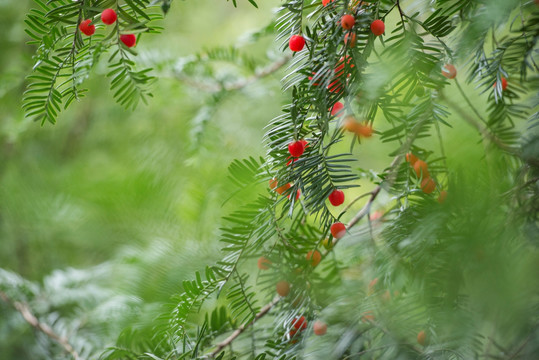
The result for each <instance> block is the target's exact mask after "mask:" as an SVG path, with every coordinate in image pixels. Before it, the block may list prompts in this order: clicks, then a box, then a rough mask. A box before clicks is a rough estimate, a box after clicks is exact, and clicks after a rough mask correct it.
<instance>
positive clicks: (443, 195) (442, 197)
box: [438, 190, 447, 204]
mask: <svg viewBox="0 0 539 360" xmlns="http://www.w3.org/2000/svg"><path fill="white" fill-rule="evenodd" d="M446 198H447V191H445V190H442V191H440V195H439V196H438V202H439V203H440V204H442V203H443V202H444V201H445V199H446Z"/></svg>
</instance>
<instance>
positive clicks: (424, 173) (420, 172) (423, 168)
mask: <svg viewBox="0 0 539 360" xmlns="http://www.w3.org/2000/svg"><path fill="white" fill-rule="evenodd" d="M414 171H415V174H416V175H417V177H418V178H420V177H423V178H428V177H429V176H430V173H429V167H428V165H427V163H426V162H424V161H423V160H417V161H416V162H415V163H414Z"/></svg>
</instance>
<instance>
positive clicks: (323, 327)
mask: <svg viewBox="0 0 539 360" xmlns="http://www.w3.org/2000/svg"><path fill="white" fill-rule="evenodd" d="M327 331H328V326H327V324H326V323H324V322H322V321H320V320H316V321H315V322H314V324H313V332H314V334H315V335H318V336H322V335H325V334H326V332H327Z"/></svg>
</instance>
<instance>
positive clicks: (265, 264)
mask: <svg viewBox="0 0 539 360" xmlns="http://www.w3.org/2000/svg"><path fill="white" fill-rule="evenodd" d="M270 265H271V261H269V260H268V259H266V258H265V257H263V256H261V257H260V258H259V259H258V268H259V269H260V270H268V269H269V267H270Z"/></svg>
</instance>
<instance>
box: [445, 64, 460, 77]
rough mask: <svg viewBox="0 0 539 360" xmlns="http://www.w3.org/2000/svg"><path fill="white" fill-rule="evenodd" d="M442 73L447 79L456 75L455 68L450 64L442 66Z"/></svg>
mask: <svg viewBox="0 0 539 360" xmlns="http://www.w3.org/2000/svg"><path fill="white" fill-rule="evenodd" d="M442 75H443V76H445V77H446V78H448V79H454V78H456V77H457V69H456V68H455V67H454V66H453V65H451V64H445V65H444V67H443V68H442Z"/></svg>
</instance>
